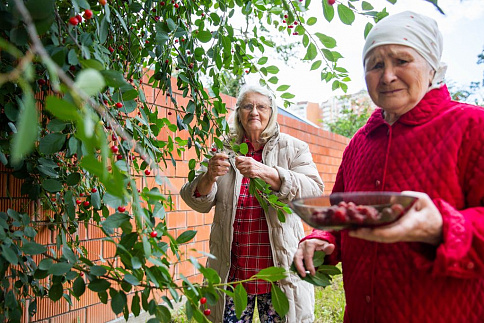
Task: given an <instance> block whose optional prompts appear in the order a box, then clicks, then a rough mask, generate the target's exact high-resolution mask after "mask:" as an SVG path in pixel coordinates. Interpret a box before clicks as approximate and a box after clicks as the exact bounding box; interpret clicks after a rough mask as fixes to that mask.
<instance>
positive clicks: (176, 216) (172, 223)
mask: <svg viewBox="0 0 484 323" xmlns="http://www.w3.org/2000/svg"><path fill="white" fill-rule="evenodd" d="M166 225H167V226H168V227H169V228H172V229H174V228H186V226H187V215H186V212H168V213H167V215H166Z"/></svg>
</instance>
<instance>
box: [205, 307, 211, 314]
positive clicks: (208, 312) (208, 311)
mask: <svg viewBox="0 0 484 323" xmlns="http://www.w3.org/2000/svg"><path fill="white" fill-rule="evenodd" d="M210 313H211V311H210V309H209V308H207V309H206V310H204V311H203V314H205V316H209V315H210Z"/></svg>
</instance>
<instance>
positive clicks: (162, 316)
mask: <svg viewBox="0 0 484 323" xmlns="http://www.w3.org/2000/svg"><path fill="white" fill-rule="evenodd" d="M155 316H156V318H157V319H158V320H159V322H167V323H169V322H171V313H170V310H169V309H168V308H167V307H166V306H163V305H158V306H156V309H155Z"/></svg>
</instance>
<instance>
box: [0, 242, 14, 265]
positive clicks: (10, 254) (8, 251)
mask: <svg viewBox="0 0 484 323" xmlns="http://www.w3.org/2000/svg"><path fill="white" fill-rule="evenodd" d="M2 256H3V257H4V258H5V259H6V260H7V261H8V262H9V263H11V264H12V265H17V264H18V257H17V253H16V252H15V251H13V250H12V248H9V247H7V246H6V245H4V244H2Z"/></svg>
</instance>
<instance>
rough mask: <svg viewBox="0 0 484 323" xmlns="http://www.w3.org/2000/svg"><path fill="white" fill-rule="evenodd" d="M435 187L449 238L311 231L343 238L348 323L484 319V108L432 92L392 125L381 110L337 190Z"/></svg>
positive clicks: (347, 157)
mask: <svg viewBox="0 0 484 323" xmlns="http://www.w3.org/2000/svg"><path fill="white" fill-rule="evenodd" d="M403 190H412V191H420V192H425V193H427V194H428V195H429V196H430V197H431V198H432V199H433V201H434V203H435V205H436V206H437V207H438V209H439V210H440V213H441V214H442V217H443V242H442V244H441V245H439V246H438V247H434V246H431V245H428V244H425V243H391V244H384V243H376V242H369V241H365V240H361V239H356V238H351V237H349V236H348V235H347V233H345V232H344V231H343V232H341V233H333V234H332V233H329V232H324V231H318V230H315V231H314V232H313V233H311V235H309V236H307V237H306V238H305V239H308V238H321V239H325V240H328V241H330V242H333V243H335V244H336V250H335V252H334V253H333V254H332V255H331V256H329V257H328V262H329V263H332V264H336V263H337V262H338V261H341V262H342V265H343V279H344V287H345V293H346V312H345V322H357V323H360V322H405V323H406V322H416V323H421V322H429V323H440V322H456V323H462V322H465V323H469V322H484V207H483V206H484V109H482V108H480V107H476V106H471V105H467V104H461V103H457V102H454V101H451V98H450V95H449V92H448V90H447V87H445V86H444V87H442V88H440V89H436V90H432V91H430V92H429V93H427V94H426V96H425V97H424V99H423V100H422V101H421V102H420V103H419V104H418V105H417V106H416V107H415V108H414V109H412V110H411V111H409V112H407V113H406V114H405V115H403V116H401V117H400V119H398V121H397V122H395V123H394V124H393V125H392V126H390V125H389V124H388V123H386V122H385V121H384V119H383V117H382V113H381V110H377V111H375V112H374V113H373V115H372V116H371V118H370V120H369V121H368V123H367V124H366V125H365V126H364V127H363V128H362V129H360V131H359V132H358V133H357V134H356V135H355V137H354V138H353V139H352V140H351V142H350V144H349V145H348V147H347V148H346V150H345V153H344V155H343V161H342V164H341V166H340V169H339V171H338V176H337V178H336V184H335V187H334V190H333V191H334V192H337V191H345V192H351V191H397V192H399V191H403Z"/></svg>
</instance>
